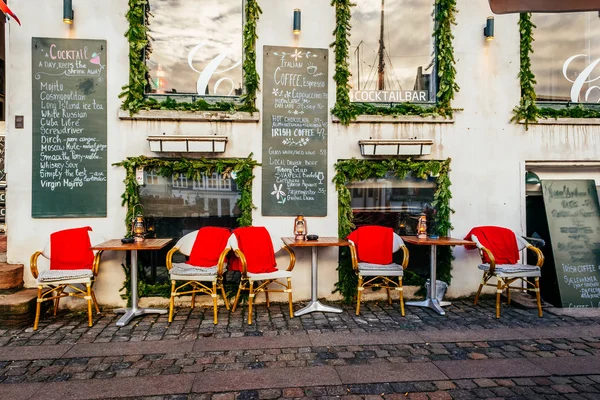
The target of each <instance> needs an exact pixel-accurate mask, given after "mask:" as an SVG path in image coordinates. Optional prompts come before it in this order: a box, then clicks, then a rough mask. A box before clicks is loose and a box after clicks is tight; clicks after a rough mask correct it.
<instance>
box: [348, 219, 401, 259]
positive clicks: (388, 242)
mask: <svg viewBox="0 0 600 400" xmlns="http://www.w3.org/2000/svg"><path fill="white" fill-rule="evenodd" d="M348 239H350V240H352V241H353V242H354V244H355V245H356V252H357V253H358V254H357V256H358V261H359V262H365V263H370V264H383V265H386V264H391V263H392V260H393V248H394V230H393V229H392V228H386V227H384V226H378V225H365V226H361V227H360V228H358V229H357V230H355V231H354V232H352V233H351V234H349V235H348Z"/></svg>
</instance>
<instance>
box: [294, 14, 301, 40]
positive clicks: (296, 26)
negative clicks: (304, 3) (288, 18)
mask: <svg viewBox="0 0 600 400" xmlns="http://www.w3.org/2000/svg"><path fill="white" fill-rule="evenodd" d="M301 30H302V12H301V11H300V9H299V8H296V9H295V10H294V35H299V34H300V31H301Z"/></svg>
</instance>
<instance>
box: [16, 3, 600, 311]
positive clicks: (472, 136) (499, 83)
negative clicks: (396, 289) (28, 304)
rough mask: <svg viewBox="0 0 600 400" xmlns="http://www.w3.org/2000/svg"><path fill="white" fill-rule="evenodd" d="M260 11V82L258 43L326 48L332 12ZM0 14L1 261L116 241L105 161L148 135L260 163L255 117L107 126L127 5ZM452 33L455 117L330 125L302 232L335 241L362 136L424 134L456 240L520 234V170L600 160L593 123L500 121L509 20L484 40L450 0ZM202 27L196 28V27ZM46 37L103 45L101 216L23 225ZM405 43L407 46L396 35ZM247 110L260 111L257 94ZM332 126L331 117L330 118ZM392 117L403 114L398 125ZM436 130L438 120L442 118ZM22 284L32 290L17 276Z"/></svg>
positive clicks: (116, 206) (27, 8) (508, 107)
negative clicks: (446, 183)
mask: <svg viewBox="0 0 600 400" xmlns="http://www.w3.org/2000/svg"><path fill="white" fill-rule="evenodd" d="M260 6H261V8H262V10H263V14H262V15H261V16H260V20H259V23H258V36H259V39H258V42H257V69H258V72H259V74H261V75H262V67H263V63H262V48H263V45H281V46H294V45H297V46H300V47H316V48H329V45H330V43H331V42H332V41H333V36H332V32H333V30H334V25H335V10H334V8H333V7H331V6H330V2H329V1H320V2H315V1H309V0H298V1H295V2H293V3H292V2H282V1H280V0H260ZM11 8H12V9H13V10H14V11H15V13H16V14H17V15H18V16H19V18H20V19H21V21H22V22H23V26H18V25H16V24H15V23H14V21H11V22H10V23H9V24H8V46H7V60H8V64H7V93H8V107H7V123H6V130H7V167H6V168H7V171H8V196H7V209H8V216H7V224H8V229H9V235H8V261H9V262H11V263H24V264H26V265H28V260H29V257H30V256H31V254H32V253H33V252H34V251H36V250H38V249H41V248H42V247H43V245H44V243H45V242H46V241H47V240H48V237H49V234H50V233H51V232H53V231H56V230H59V229H65V228H70V227H75V226H84V225H90V226H92V227H93V229H94V230H95V231H97V232H98V233H100V234H101V235H103V236H105V237H106V238H118V237H122V236H123V234H124V222H123V221H124V217H125V209H124V208H123V207H122V206H121V194H122V192H123V191H124V186H123V183H122V182H123V179H124V171H123V169H121V168H117V167H113V166H112V164H113V163H115V162H118V161H121V160H123V159H125V158H126V157H128V156H139V155H142V154H144V155H147V156H159V154H155V153H152V152H150V150H149V146H148V143H147V140H146V137H147V136H148V135H158V134H163V133H165V134H180V135H194V134H202V135H204V134H219V135H225V136H227V137H228V138H229V142H228V144H227V151H226V152H225V153H224V154H223V155H222V157H247V156H248V155H249V154H250V153H253V158H254V159H256V160H258V161H259V162H261V161H262V160H261V158H262V147H261V146H262V128H261V127H262V125H261V123H262V121H260V122H259V123H255V122H243V123H241V122H211V123H208V122H177V121H127V120H120V119H119V118H118V116H117V115H118V111H119V108H120V105H121V100H120V99H119V98H118V94H119V93H120V92H121V87H122V86H123V85H125V84H127V82H128V73H129V71H128V43H127V41H126V38H125V37H124V33H125V31H126V30H127V27H128V25H127V21H126V19H125V14H126V12H127V1H124V0H104V1H101V2H100V1H79V2H74V10H75V23H74V24H73V25H72V26H68V25H65V24H64V23H63V22H62V1H61V0H12V1H11ZM294 8H301V9H302V20H303V21H302V27H303V29H302V33H301V35H300V36H299V37H294V36H293V35H292V29H291V28H292V27H291V25H292V14H293V9H294ZM458 9H459V13H458V15H457V25H456V26H455V27H454V31H453V32H454V36H455V39H454V48H455V58H456V61H457V63H456V69H457V83H458V85H459V86H460V92H458V93H457V94H456V96H455V100H454V101H453V106H454V107H455V108H456V109H458V110H457V111H456V113H455V117H454V120H453V121H452V122H451V123H414V122H396V123H353V124H351V125H350V126H349V127H344V126H341V125H340V124H338V123H332V122H331V123H330V124H329V144H328V150H329V152H328V153H329V160H328V161H329V166H328V174H329V181H330V183H329V185H328V204H327V217H323V218H316V217H311V218H308V226H309V231H310V233H317V234H319V235H321V236H337V225H338V224H337V218H338V216H337V195H336V191H335V186H334V185H333V184H332V183H331V178H332V177H333V176H334V169H333V164H334V163H335V161H337V160H339V159H349V158H352V157H356V158H360V157H361V156H360V152H359V147H358V140H361V139H368V138H373V139H376V138H414V137H417V138H424V139H433V140H434V143H435V145H434V146H433V148H432V152H431V155H430V156H428V157H427V158H431V159H446V158H452V164H451V168H452V172H451V174H450V178H451V181H452V187H451V190H452V195H453V199H452V203H451V206H452V207H453V208H454V210H455V211H456V213H455V214H454V215H453V216H452V223H453V225H454V229H453V231H452V232H451V233H452V236H454V237H463V236H464V235H465V234H466V233H467V232H468V231H469V230H470V229H471V228H472V227H473V226H476V225H493V224H496V225H502V226H506V227H509V228H512V229H514V230H516V231H517V232H523V231H524V228H525V226H524V217H523V216H524V210H523V207H524V187H523V185H524V183H523V181H524V177H523V175H524V165H525V162H526V161H532V160H546V161H561V160H564V161H573V160H598V159H600V127H599V126H597V125H584V126H580V125H539V126H531V127H530V129H529V130H528V131H526V130H525V127H524V126H523V125H518V124H513V123H510V122H509V121H510V118H511V117H512V109H513V107H515V106H516V105H517V104H518V101H519V96H520V88H519V82H518V78H517V73H518V71H519V31H518V26H517V22H518V15H504V16H496V17H495V20H496V26H495V31H496V35H495V40H494V41H493V42H485V40H484V37H483V34H482V30H483V26H484V24H485V20H486V17H487V16H489V15H491V11H490V9H489V6H488V3H487V2H486V1H477V2H475V1H471V0H459V1H458ZM199 29H201V28H199ZM32 37H56V38H80V39H104V40H106V41H107V52H108V55H107V66H106V69H107V73H108V76H107V82H108V160H107V162H108V199H107V203H108V216H107V217H106V218H94V219H32V218H31V182H32V179H31V165H32V158H31V157H32V154H31V149H32V139H31V135H32V130H31V129H32V124H31V115H32V111H31V104H32V98H31V93H32V87H31V84H32V77H31V38H32ZM407 40H410V38H407ZM329 60H330V69H329V77H330V78H329V105H330V108H331V107H333V105H334V103H335V84H334V81H333V74H334V52H333V49H331V50H330V52H329ZM257 106H258V108H259V110H260V109H262V93H261V92H259V93H258V100H257ZM16 115H23V116H24V117H25V128H24V129H15V127H14V120H15V116H16ZM330 120H331V117H330ZM397 120H398V121H402V120H403V119H402V118H398V119H397ZM443 122H447V121H443ZM255 176H256V177H255V180H254V186H253V202H254V204H255V205H257V206H260V204H261V185H260V182H261V176H262V174H261V168H260V167H258V168H256V169H255ZM253 221H254V225H263V226H265V227H267V229H268V230H269V232H270V233H271V236H272V238H273V240H274V242H275V244H276V245H279V238H280V237H281V236H291V234H292V222H293V217H285V218H282V217H263V216H262V215H261V212H260V209H258V210H256V211H254V214H253ZM454 255H455V257H456V260H455V261H454V263H453V268H454V269H453V276H454V278H453V281H452V285H451V286H450V290H449V295H450V296H464V295H468V294H471V293H473V292H474V291H475V289H476V288H477V285H478V283H479V280H480V273H479V271H478V270H477V269H476V264H477V262H478V259H479V258H478V255H477V254H476V252H465V251H464V250H463V249H462V248H456V249H455V252H454ZM123 256H124V255H123V254H116V253H114V252H112V253H105V255H104V256H103V262H102V264H101V269H100V275H99V278H98V281H97V284H96V293H97V297H98V300H99V302H100V303H102V304H105V305H122V304H123V301H122V300H121V299H120V296H119V293H118V289H119V288H120V287H121V286H122V282H123V280H124V275H123V271H122V268H121V266H120V264H121V263H122V262H123V259H124V257H123ZM297 256H298V262H297V264H296V268H295V270H294V280H293V281H294V298H295V300H306V299H308V298H309V297H310V251H308V250H307V249H298V250H297ZM336 266H337V249H335V248H330V249H320V250H319V281H320V285H319V297H327V298H336V296H334V295H332V294H331V291H332V289H333V284H334V282H336V281H337V272H336V270H335V268H336ZM26 275H27V276H26V285H27V286H32V285H33V284H34V280H33V278H32V277H31V276H30V274H29V273H28V271H26Z"/></svg>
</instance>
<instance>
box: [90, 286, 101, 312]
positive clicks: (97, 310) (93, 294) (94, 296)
mask: <svg viewBox="0 0 600 400" xmlns="http://www.w3.org/2000/svg"><path fill="white" fill-rule="evenodd" d="M92 301H93V302H94V307H95V308H96V314H100V307H98V300H96V293H94V290H93V289H92Z"/></svg>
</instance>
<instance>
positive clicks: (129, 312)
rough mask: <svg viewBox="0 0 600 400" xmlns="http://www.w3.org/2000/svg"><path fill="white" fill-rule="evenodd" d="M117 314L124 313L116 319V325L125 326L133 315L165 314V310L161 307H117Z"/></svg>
mask: <svg viewBox="0 0 600 400" xmlns="http://www.w3.org/2000/svg"><path fill="white" fill-rule="evenodd" d="M115 313H117V314H125V315H123V316H122V317H121V318H119V320H118V321H117V326H125V325H127V324H128V323H129V321H131V320H132V319H133V318H135V317H139V316H140V315H145V314H166V313H167V310H165V309H162V308H137V307H136V308H117V309H116V310H115Z"/></svg>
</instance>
